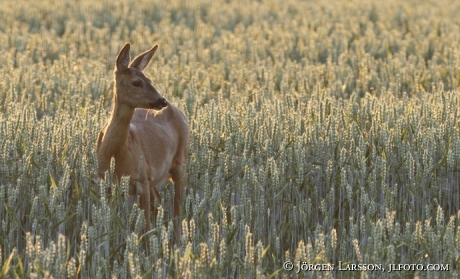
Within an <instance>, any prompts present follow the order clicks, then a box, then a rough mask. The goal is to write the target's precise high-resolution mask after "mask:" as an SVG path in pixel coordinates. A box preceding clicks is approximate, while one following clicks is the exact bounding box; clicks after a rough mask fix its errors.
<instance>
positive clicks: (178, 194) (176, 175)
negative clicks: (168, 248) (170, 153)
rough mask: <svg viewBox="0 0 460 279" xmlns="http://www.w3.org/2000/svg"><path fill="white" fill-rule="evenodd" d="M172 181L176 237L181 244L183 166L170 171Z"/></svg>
mask: <svg viewBox="0 0 460 279" xmlns="http://www.w3.org/2000/svg"><path fill="white" fill-rule="evenodd" d="M169 173H170V174H171V179H172V181H174V235H175V237H176V243H178V244H180V236H181V233H182V221H181V218H180V203H181V201H182V188H183V184H182V166H181V165H177V166H174V167H172V168H171V170H170V171H169Z"/></svg>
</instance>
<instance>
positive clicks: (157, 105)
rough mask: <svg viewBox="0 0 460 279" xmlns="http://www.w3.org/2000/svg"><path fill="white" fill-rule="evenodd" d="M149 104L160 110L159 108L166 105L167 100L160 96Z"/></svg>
mask: <svg viewBox="0 0 460 279" xmlns="http://www.w3.org/2000/svg"><path fill="white" fill-rule="evenodd" d="M151 106H152V108H153V109H158V110H160V109H162V108H164V107H166V106H168V102H167V101H166V99H165V98H161V99H159V100H158V101H156V102H155V103H153V104H151Z"/></svg>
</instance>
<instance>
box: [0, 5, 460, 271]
mask: <svg viewBox="0 0 460 279" xmlns="http://www.w3.org/2000/svg"><path fill="white" fill-rule="evenodd" d="M318 2H320V1H299V0H262V1H223V0H215V1H214V0H213V1H211V0H209V1H207V0H193V1H184V0H169V1H141V0H138V1H134V0H127V1H118V0H106V1H95V0H79V1H76V0H72V1H70V0H60V1H50V0H43V1H25V0H15V1H11V0H3V1H2V3H1V5H0V77H1V78H0V278H163V277H170V278H219V277H221V278H256V277H257V278H264V277H265V278H290V277H294V278H297V277H299V278H304V277H305V278H388V277H392V278H414V277H416V278H457V276H458V275H459V273H458V272H457V271H456V269H457V268H458V267H459V265H460V262H459V261H460V211H459V209H460V188H459V182H460V173H459V163H460V130H459V120H460V111H459V106H460V103H459V101H460V93H459V91H458V87H459V83H460V48H459V43H460V16H459V15H460V2H459V1H453V0H452V1H449V0H446V1H411V0H405V1H399V0H389V1H365V0H355V1H335V0H333V1H321V2H324V3H318ZM128 41H129V42H131V43H132V50H131V55H132V56H134V55H137V54H139V53H140V52H143V51H145V50H147V49H149V48H150V47H152V46H153V45H154V44H156V43H158V44H159V45H160V47H159V49H158V51H157V53H156V55H155V57H154V59H153V60H152V62H151V64H150V65H149V67H148V68H147V69H146V70H145V72H146V74H147V76H150V77H151V78H152V80H153V83H154V84H155V86H156V88H157V90H158V91H159V92H160V93H161V94H162V95H163V96H165V97H166V98H167V99H168V100H170V101H171V102H172V103H174V104H176V105H177V106H178V107H180V108H181V109H182V110H183V111H184V113H185V114H186V116H187V118H188V119H189V124H190V130H191V142H190V154H189V162H188V164H187V166H186V169H187V172H188V175H187V178H188V184H187V188H186V193H185V197H184V200H183V204H182V208H183V210H182V217H183V219H184V222H183V236H182V244H181V245H180V247H178V246H176V245H171V243H170V240H171V234H172V231H171V229H172V226H171V225H170V224H171V206H170V203H171V197H172V188H173V187H170V186H171V185H169V186H168V187H167V188H166V190H165V192H164V193H163V197H164V199H163V200H162V201H163V203H162V205H161V208H160V214H159V218H158V220H157V225H156V229H155V230H154V231H153V232H152V233H150V234H149V235H144V236H142V229H143V227H144V224H145V220H144V219H143V218H144V217H143V214H142V213H141V212H140V210H139V207H138V206H137V203H136V202H133V199H135V198H123V197H122V194H123V192H124V191H126V185H127V181H126V180H123V181H122V183H121V185H119V186H120V187H119V188H118V189H120V191H117V195H115V196H114V199H115V203H116V204H117V206H116V207H115V208H113V209H112V208H111V207H110V206H109V201H108V198H107V196H106V194H105V193H106V190H107V188H108V187H109V186H110V182H108V181H102V182H98V181H97V179H96V168H97V161H96V157H95V141H96V136H97V134H98V132H99V130H100V129H101V127H102V126H103V125H104V123H105V122H106V121H107V119H108V115H109V112H110V109H111V101H112V97H113V93H112V88H113V69H114V62H115V57H116V55H117V53H118V51H119V50H120V49H121V47H122V46H123V45H124V44H125V43H126V42H128ZM133 204H134V205H133ZM142 239H147V240H148V241H149V242H150V249H149V251H147V249H146V248H145V247H146V246H145V245H143V242H142ZM288 260H290V261H292V262H293V263H295V264H297V261H301V262H307V263H309V264H333V265H335V271H329V272H324V271H322V272H319V271H316V272H312V271H309V272H301V273H299V274H296V273H295V271H291V272H288V271H285V270H283V263H284V262H285V261H288ZM339 261H341V262H342V263H344V264H383V266H384V267H385V268H386V271H388V269H389V267H388V264H399V263H403V264H423V265H425V266H426V265H427V264H436V266H434V267H435V268H437V269H439V268H443V266H444V267H446V266H448V267H449V270H448V271H444V272H439V271H438V272H434V271H417V272H414V271H399V272H394V273H387V272H369V271H366V272H338V271H337V269H338V264H339ZM440 265H443V266H440ZM345 266H346V265H344V266H343V267H345ZM296 269H297V267H295V270H296Z"/></svg>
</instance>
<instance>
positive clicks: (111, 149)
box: [102, 96, 134, 157]
mask: <svg viewBox="0 0 460 279" xmlns="http://www.w3.org/2000/svg"><path fill="white" fill-rule="evenodd" d="M113 103H114V104H113V109H112V114H111V116H110V119H109V122H108V124H107V128H106V130H105V135H104V139H103V141H102V144H103V145H104V147H105V148H103V149H104V150H106V152H107V153H108V154H107V155H109V156H110V157H112V156H114V155H115V153H116V152H117V151H119V150H121V149H122V148H123V146H124V145H125V143H126V141H127V138H128V132H129V124H130V122H131V119H132V118H133V115H134V109H133V108H130V107H129V106H127V105H123V104H120V103H119V102H118V100H117V98H116V96H115V98H114V102H113Z"/></svg>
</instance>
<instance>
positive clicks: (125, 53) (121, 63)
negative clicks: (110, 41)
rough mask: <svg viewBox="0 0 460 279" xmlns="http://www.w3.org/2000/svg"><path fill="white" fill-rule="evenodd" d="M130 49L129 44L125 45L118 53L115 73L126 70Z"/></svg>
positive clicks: (129, 58)
mask: <svg viewBox="0 0 460 279" xmlns="http://www.w3.org/2000/svg"><path fill="white" fill-rule="evenodd" d="M130 47H131V46H130V45H129V43H126V45H125V46H124V47H123V48H122V49H121V50H120V53H118V56H117V64H116V67H117V68H116V70H117V71H122V70H124V69H126V68H128V65H129V61H131V57H130V56H129V49H130Z"/></svg>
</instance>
